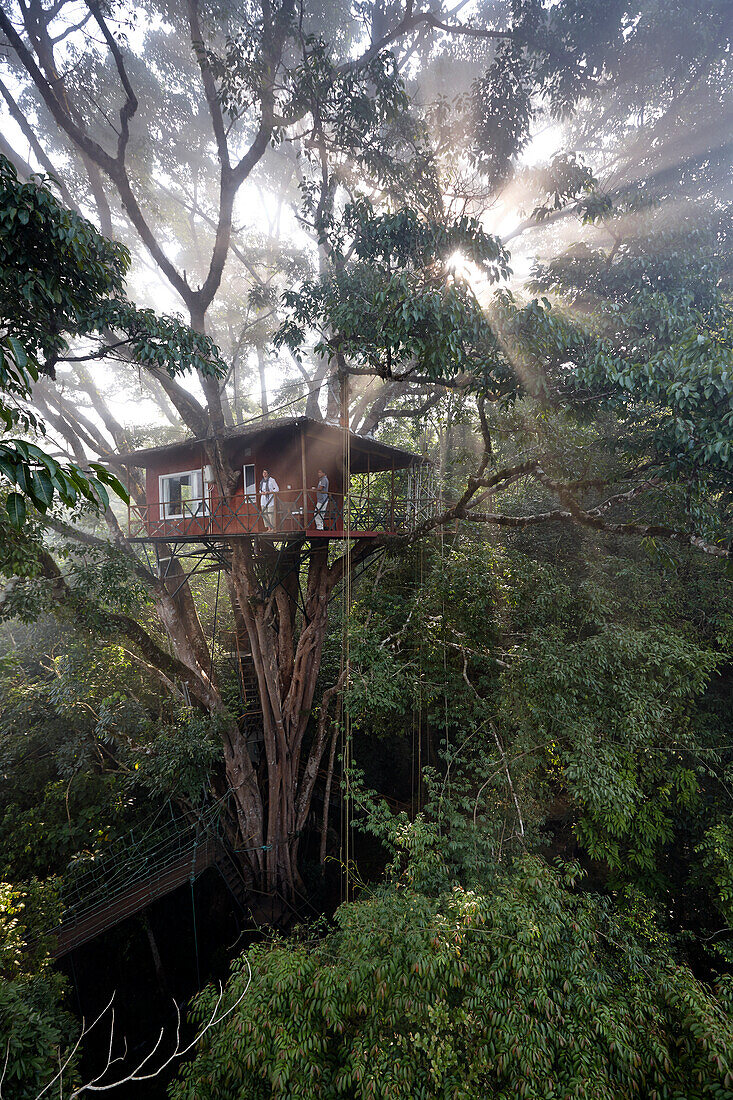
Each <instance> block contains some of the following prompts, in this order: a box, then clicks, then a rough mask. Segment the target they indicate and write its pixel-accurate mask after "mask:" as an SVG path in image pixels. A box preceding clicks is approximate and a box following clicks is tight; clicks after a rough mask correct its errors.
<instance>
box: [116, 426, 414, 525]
mask: <svg viewBox="0 0 733 1100" xmlns="http://www.w3.org/2000/svg"><path fill="white" fill-rule="evenodd" d="M219 441H220V444H221V446H222V448H223V451H224V454H225V457H226V459H227V461H228V462H229V464H230V466H231V467H232V469H234V470H236V471H238V477H237V481H236V483H235V485H234V487H233V489H232V488H230V489H229V491H228V492H227V491H225V490H224V487H223V486H222V485H220V484H218V482H217V479H216V476H215V472H214V469H213V467H212V466H211V465H210V464H209V460H208V458H207V447H209V446H210V441H207V440H206V439H190V440H184V441H183V442H181V443H171V444H168V445H166V446H161V447H149V448H147V449H146V450H143V451H136V452H133V453H131V454H126V455H122V456H121V460H120V461H121V462H122V464H123V465H124V466H127V467H137V468H142V469H144V470H145V502H144V503H143V504H139V503H138V504H136V503H132V504H131V505H130V508H129V517H128V536H129V538H130V539H133V540H139V541H148V540H151V539H152V540H155V539H162V540H168V541H171V540H172V541H175V542H179V541H190V542H202V541H206V540H208V539H211V540H221V539H230V538H236V537H241V536H244V537H254V536H261V537H265V538H270V539H273V540H282V539H287V538H292V537H295V536H298V535H301V536H307V537H308V538H309V539H313V540H317V539H344V538H360V539H362V538H375V537H376V536H378V535H383V534H401V533H405V532H408V531H410V530H413V529H414V528H415V527H416V526H417V525H418V524H419V523H421V522H422V521H423V520H425V519H427V518H429V517H430V516H431V515H432V514H433V512H434V509H435V497H434V493H433V492H432V479H431V468H430V465H429V463H428V462H427V460H426V459H424V458H422V457H421V456H419V455H416V454H412V453H411V452H410V451H406V450H403V449H402V448H400V447H393V446H390V445H389V444H386V443H381V442H378V441H377V440H375V439H368V438H366V437H365V436H359V435H356V434H355V433H354V432H348V431H346V430H345V429H344V428H340V427H338V426H336V425H333V424H327V423H323V422H320V421H316V420H312V419H310V418H308V417H297V418H295V417H293V418H288V419H282V420H270V421H266V422H262V421H260V422H258V423H255V424H245V425H239V426H236V427H233V428H228V429H227V430H226V431H225V433H224V434H223V435H220V436H219ZM265 471H266V472H267V481H265ZM319 471H322V472H323V474H325V476H326V478H327V479H328V484H327V487H326V484H325V482H323V481H322V482H321V485H320V487H319V479H320V478H321V477H322V475H320V474H319ZM347 480H348V484H347Z"/></svg>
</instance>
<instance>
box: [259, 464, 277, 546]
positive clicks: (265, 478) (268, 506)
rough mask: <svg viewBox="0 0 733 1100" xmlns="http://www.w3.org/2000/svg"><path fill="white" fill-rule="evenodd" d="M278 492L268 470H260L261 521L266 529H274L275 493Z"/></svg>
mask: <svg viewBox="0 0 733 1100" xmlns="http://www.w3.org/2000/svg"><path fill="white" fill-rule="evenodd" d="M279 492H280V486H279V485H278V483H277V482H276V481H275V478H274V477H270V472H269V470H263V471H262V481H261V482H260V511H261V512H262V521H263V523H264V524H265V528H266V530H268V531H274V529H275V493H279Z"/></svg>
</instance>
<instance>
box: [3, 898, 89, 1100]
mask: <svg viewBox="0 0 733 1100" xmlns="http://www.w3.org/2000/svg"><path fill="white" fill-rule="evenodd" d="M52 905H53V898H52V891H51V890H50V889H49V888H44V889H43V890H41V889H39V887H38V886H37V885H36V886H34V887H32V888H30V889H29V890H28V891H25V892H23V891H20V890H17V889H14V888H13V887H12V886H10V885H9V884H8V883H5V882H3V883H0V1046H1V1047H2V1051H3V1067H2V1070H0V1073H1V1074H2V1082H3V1087H4V1091H5V1095H7V1096H10V1097H13V1100H35V1097H36V1096H37V1095H38V1094H39V1093H40V1092H41V1090H42V1089H43V1088H44V1087H45V1086H46V1085H47V1084H48V1082H49V1081H51V1079H52V1078H54V1077H56V1075H57V1074H58V1072H59V1068H60V1065H63V1064H64V1063H66V1062H67V1061H68V1064H67V1065H66V1068H65V1069H64V1071H63V1074H62V1078H61V1081H60V1082H59V1081H57V1086H58V1087H59V1088H61V1089H63V1090H64V1091H66V1090H67V1089H69V1088H70V1086H72V1085H74V1084H75V1083H78V1061H79V1059H78V1055H75V1054H74V1055H73V1057H72V1054H73V1050H72V1048H73V1041H72V1040H73V1036H74V1035H75V1033H76V1032H77V1030H78V1028H77V1026H76V1024H75V1021H74V1020H73V1017H72V1016H71V1015H70V1014H69V1013H68V1012H66V1011H65V1010H64V1009H63V1008H62V998H63V994H64V988H65V983H64V981H63V979H62V978H61V976H60V975H59V974H58V973H56V972H55V971H54V970H52V968H51V966H50V960H49V958H48V955H47V953H46V951H45V946H44V945H42V944H39V943H36V944H35V945H34V946H32V947H31V937H32V936H33V933H32V931H31V932H30V934H29V929H28V926H27V924H26V922H27V919H28V913H27V912H26V910H27V909H29V908H32V907H33V906H35V907H37V908H38V909H39V911H40V910H41V907H43V908H45V909H46V913H45V917H46V921H47V920H48V909H49V908H51V907H52ZM31 928H32V925H31Z"/></svg>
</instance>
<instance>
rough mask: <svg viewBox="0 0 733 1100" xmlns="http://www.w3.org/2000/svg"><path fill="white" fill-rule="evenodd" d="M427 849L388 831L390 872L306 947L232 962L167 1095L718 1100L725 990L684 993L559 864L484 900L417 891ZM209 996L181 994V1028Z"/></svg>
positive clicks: (660, 960) (498, 884)
mask: <svg viewBox="0 0 733 1100" xmlns="http://www.w3.org/2000/svg"><path fill="white" fill-rule="evenodd" d="M422 828H424V827H423V826H421V824H420V822H419V821H418V822H416V823H415V825H414V826H413V827H412V828H411V829H408V828H407V827H406V828H405V832H406V833H407V832H413V833H415V832H418V831H419V830H421V829H422ZM434 843H435V838H433V842H432V843H431V841H430V838H429V837H427V838H424V840H423V842H420V841H418V840H417V839H416V838H415V837H414V836H413V838H412V839H411V840H408V839H407V838H406V837H405V838H403V846H404V847H405V848H407V849H412V859H411V860H410V862H409V863H408V870H407V872H406V879H405V881H403V882H402V883H401V884H398V885H395V886H392V887H385V888H383V889H381V890H379V891H377V892H376V893H375V894H373V895H372V896H368V897H365V898H363V899H362V900H359V901H357V902H355V903H352V904H349V905H345V906H342V908H341V909H340V910H339V911H338V913H337V914H336V927H335V928H334V930H333V931H331V932H329V933H328V934H327V935H326V936H324V937H323V938H322V939H320V940H316V941H313V940H309V941H308V940H306V941H305V942H297V940H296V941H290V942H285V941H278V940H275V941H274V942H272V943H266V944H262V945H258V946H256V947H254V948H253V949H252V950H251V951H250V952H248V954H247V962H246V963H245V960H244V957H242V958H240V959H239V960H238V961H237V962H236V963H235V965H234V969H233V974H232V977H231V979H230V981H229V983H228V986H227V990H226V998H227V1002H228V1003H230V1004H233V1003H234V1001H235V1000H236V999H237V997H239V996H240V995H241V994H243V993H244V999H243V1001H242V1003H241V1004H240V1005H239V1006H238V1007H237V1008H236V1009H235V1011H234V1013H233V1015H232V1016H231V1017H230V1019H229V1020H227V1021H226V1022H225V1023H224V1024H223V1025H222V1026H221V1028H219V1029H217V1030H215V1031H214V1032H211V1033H209V1034H208V1035H207V1036H206V1038H205V1039H204V1041H203V1043H202V1049H201V1050H199V1051H198V1052H197V1055H196V1057H195V1059H194V1060H193V1061H192V1062H191V1063H190V1064H189V1065H187V1066H185V1067H184V1068H183V1070H182V1072H181V1075H180V1080H179V1081H178V1082H177V1083H176V1084H175V1085H174V1086H173V1087H172V1089H171V1093H170V1095H171V1097H172V1098H173V1100H186V1098H189V1097H194V1096H195V1097H196V1098H197V1100H206V1098H207V1097H214V1096H216V1097H217V1098H219V1100H234V1098H236V1097H242V1098H244V1097H263V1098H264V1097H269V1096H272V1095H287V1096H292V1097H303V1098H305V1097H312V1096H315V1095H318V1096H323V1097H336V1096H352V1097H397V1096H400V1097H402V1096H408V1095H409V1096H416V1097H417V1096H420V1097H425V1098H428V1097H447V1096H451V1097H466V1098H468V1097H475V1096H477V1095H481V1096H485V1097H487V1098H488V1097H492V1098H493V1097H496V1098H497V1100H498V1098H500V1097H505V1096H510V1095H511V1096H522V1097H527V1098H536V1100H540V1098H541V1100H549V1098H552V1097H558V1098H559V1097H578V1098H580V1097H590V1096H592V1097H594V1100H600V1098H603V1097H607V1098H609V1100H611V1098H613V1100H618V1098H619V1097H632V1096H636V1095H648V1096H650V1097H655V1098H659V1100H661V1098H669V1100H672V1098H676V1100H682V1097H684V1098H685V1100H695V1098H702V1097H704V1096H707V1095H718V1096H720V1097H726V1096H730V1095H731V1089H732V1088H733V1075H732V1074H731V1064H730V1051H731V1042H732V1040H733V1033H731V1024H730V1016H729V1015H728V1016H726V1015H725V1013H726V1011H729V992H728V990H727V988H726V987H725V986H721V987H720V989H719V990H718V991H717V992H714V991H713V990H711V989H709V988H707V987H705V986H703V985H701V984H700V983H699V982H697V981H696V980H695V979H694V977H693V976H692V974H691V973H690V971H689V970H688V969H686V968H685V967H683V966H679V965H676V964H675V962H674V960H673V958H672V956H671V954H670V953H669V950H668V948H667V947H666V945H664V944H661V945H660V944H652V943H650V942H649V941H647V940H645V938H644V936H643V934H640V932H639V930H638V929H637V928H635V927H634V924H633V922H632V920H630V919H629V918H627V917H626V916H625V914H624V913H623V912H619V911H615V910H614V909H613V908H612V907H611V906H610V905H608V903H606V902H605V901H603V900H602V899H600V898H597V897H594V896H592V895H587V894H583V893H582V892H577V891H576V889H574V884H575V883H576V881H577V869H573V868H572V867H568V868H566V869H565V870H551V869H550V868H549V867H548V866H547V865H546V864H543V863H542V861H540V860H538V859H536V858H526V859H524V860H521V861H519V862H518V863H517V864H516V866H515V867H513V868H512V869H511V870H510V871H504V872H501V873H500V874H498V875H497V877H496V879H495V882H494V886H493V889H492V891H491V893H490V894H481V893H477V892H472V891H466V890H464V889H461V888H460V887H458V886H454V887H453V888H452V889H447V890H445V891H444V892H443V893H441V894H440V896H438V897H434V896H431V895H427V894H425V893H423V892H422V891H421V889H420V886H419V879H420V874H421V866H423V865H424V864H425V863H426V862H427V861H430V860H433V861H435V860H437V859H439V857H438V855H437V853H436V851H435V846H434ZM410 879H412V882H411V883H410ZM250 968H251V973H252V982H251V985H250V986H249V988H247V983H248V981H249V974H250ZM245 990H246V992H245ZM214 997H215V994H214V991H213V990H211V989H208V990H205V991H204V992H203V993H202V994H201V995H200V996H199V998H198V999H197V1002H196V1006H195V1011H194V1015H195V1017H196V1019H197V1020H204V1019H206V1018H207V1015H208V1014H210V1012H211V1008H212V1005H213V1001H214Z"/></svg>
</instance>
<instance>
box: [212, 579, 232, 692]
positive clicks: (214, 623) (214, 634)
mask: <svg viewBox="0 0 733 1100" xmlns="http://www.w3.org/2000/svg"><path fill="white" fill-rule="evenodd" d="M220 584H221V569H219V570H218V571H217V574H216V599H215V600H214V622H213V624H212V627H211V661H210V662H209V680H211V677H212V676H213V675H214V642H215V640H216V621H217V617H218V614H219V585H220ZM235 633H236V629H235Z"/></svg>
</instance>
